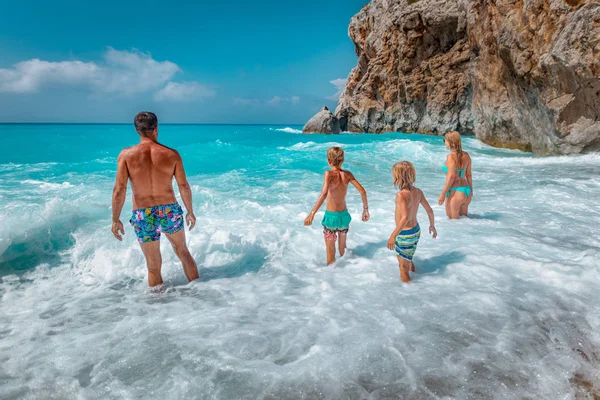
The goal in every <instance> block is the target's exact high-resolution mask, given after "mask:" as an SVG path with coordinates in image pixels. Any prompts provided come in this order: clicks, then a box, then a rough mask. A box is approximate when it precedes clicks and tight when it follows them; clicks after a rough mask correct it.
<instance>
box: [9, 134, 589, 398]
mask: <svg viewBox="0 0 600 400" xmlns="http://www.w3.org/2000/svg"><path fill="white" fill-rule="evenodd" d="M299 129H300V127H297V126H292V127H284V126H281V127H275V126H194V125H190V126H186V125H164V126H160V128H159V140H160V141H161V142H162V143H164V144H165V145H167V146H171V147H174V148H176V149H177V150H178V151H179V152H180V154H181V155H182V157H183V160H184V165H185V168H186V172H187V174H188V179H189V181H190V184H191V186H192V190H193V204H194V208H195V214H196V216H197V218H198V222H197V226H196V228H195V229H194V230H193V231H191V232H189V233H188V236H187V238H188V243H189V246H190V250H191V252H192V255H193V257H194V258H195V260H196V262H197V263H198V265H199V268H200V276H201V279H200V281H198V282H193V283H191V284H188V283H187V280H186V279H185V276H184V274H183V271H182V270H181V267H180V264H179V263H178V261H177V260H176V258H175V256H174V254H173V252H172V250H171V249H170V247H169V245H168V243H166V242H164V243H162V244H161V246H162V251H163V277H164V279H165V282H166V290H165V292H164V293H159V294H157V293H152V292H151V291H150V290H149V289H148V287H147V281H146V269H145V263H144V259H143V255H142V253H141V250H140V249H139V246H138V244H137V242H136V240H135V235H134V232H133V229H132V228H131V227H130V226H129V224H128V223H127V222H128V219H129V216H130V215H129V210H131V193H128V199H127V202H126V204H125V207H124V211H123V214H122V216H121V220H122V221H123V223H124V224H125V225H126V234H125V238H124V242H123V243H121V242H118V241H117V240H115V239H114V238H113V236H112V234H111V232H110V227H111V219H110V218H111V209H110V206H111V195H112V187H113V184H114V175H115V171H116V159H117V156H118V153H119V151H120V149H121V148H123V147H126V146H130V145H133V144H135V143H136V141H137V135H136V133H135V131H134V130H133V127H132V126H130V125H0V138H2V141H3V145H2V146H1V147H0V202H1V204H2V209H1V214H0V299H1V300H0V398H1V399H189V398H195V399H258V398H261V399H298V398H305V399H524V398H527V399H586V398H593V393H596V394H597V393H598V388H600V373H599V372H598V371H599V370H600V369H599V366H600V359H599V358H600V352H599V345H600V290H598V281H599V277H600V228H599V226H600V204H599V202H598V199H599V198H600V155H599V154H588V155H580V156H568V157H567V156H561V157H536V156H533V155H531V154H527V153H522V152H519V151H511V150H499V149H494V148H491V147H488V146H486V145H484V144H482V143H481V142H478V141H477V140H475V139H473V138H465V139H464V141H463V146H464V148H465V150H466V151H468V152H469V153H470V155H471V157H472V160H473V184H474V199H473V202H472V205H471V209H470V211H471V217H470V218H468V219H461V220H459V221H449V220H447V219H446V218H445V216H444V213H443V208H442V207H440V206H437V204H436V205H434V206H433V208H434V212H435V214H436V221H437V222H436V225H437V229H438V233H439V237H438V239H436V240H434V239H432V238H431V237H430V236H429V235H423V236H422V239H421V242H420V244H419V248H418V250H417V253H416V256H415V265H416V268H417V273H416V274H415V275H414V276H413V278H414V282H413V283H411V284H408V285H407V284H402V283H400V281H399V271H398V266H397V261H396V257H395V255H394V253H393V252H391V251H389V250H387V249H386V247H385V244H386V241H387V238H388V237H389V234H390V233H391V232H392V230H393V228H394V220H393V212H394V195H395V189H394V187H393V183H392V178H391V166H392V165H393V164H394V163H395V162H398V161H401V160H408V161H411V162H413V163H414V164H415V166H416V170H417V182H416V185H417V186H418V187H419V188H421V189H422V190H423V192H424V193H425V195H426V197H427V198H428V199H429V201H430V203H432V205H433V204H434V203H436V199H437V197H438V195H439V194H440V191H441V189H442V187H443V184H444V178H445V177H444V173H443V172H442V171H441V166H442V163H443V162H444V160H445V157H446V154H447V150H446V149H445V147H444V145H443V142H442V139H441V138H439V137H428V136H421V135H407V134H401V133H390V134H383V135H357V134H341V135H328V136H326V135H301V134H299V133H300V131H299ZM334 145H338V146H341V147H342V148H343V149H344V150H345V152H346V163H345V164H344V167H345V168H346V169H349V170H351V171H352V172H353V173H354V175H355V176H356V177H357V178H358V179H359V180H360V182H361V183H362V185H363V186H364V187H365V189H366V190H367V193H368V196H369V208H370V212H371V220H370V221H369V222H367V223H363V222H361V221H360V213H361V210H362V204H361V201H360V196H359V194H358V193H357V192H356V191H355V190H353V189H352V188H350V189H349V195H348V198H347V201H348V207H349V211H350V213H351V214H352V216H353V222H352V224H351V226H350V233H349V236H348V247H349V249H350V251H349V252H348V254H347V255H346V256H345V257H343V258H341V259H339V260H338V261H337V262H336V265H335V267H334V268H332V267H326V266H325V246H324V243H323V237H322V231H321V228H320V224H319V222H320V219H321V218H322V215H323V210H321V211H320V212H319V213H318V214H317V216H316V218H315V223H314V224H313V226H312V227H304V226H303V220H304V218H305V217H306V215H307V213H308V212H309V211H310V209H311V207H312V206H313V205H314V202H315V201H316V199H317V197H318V194H319V192H320V189H321V185H322V179H323V172H324V171H325V170H326V168H327V162H326V151H327V149H328V148H329V147H330V146H334ZM419 219H420V221H421V225H425V226H426V222H427V218H426V215H425V214H424V213H423V212H422V211H420V214H419Z"/></svg>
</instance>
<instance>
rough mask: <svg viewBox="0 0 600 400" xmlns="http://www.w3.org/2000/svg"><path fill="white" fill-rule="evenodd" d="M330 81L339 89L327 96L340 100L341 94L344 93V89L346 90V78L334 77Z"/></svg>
mask: <svg viewBox="0 0 600 400" xmlns="http://www.w3.org/2000/svg"><path fill="white" fill-rule="evenodd" d="M329 83H331V84H332V85H333V86H335V88H336V89H337V91H336V92H335V94H334V95H331V96H327V97H325V98H326V99H327V100H333V101H338V100H339V99H340V96H341V95H342V91H343V90H344V87H345V86H346V79H344V78H338V79H334V80H332V81H329Z"/></svg>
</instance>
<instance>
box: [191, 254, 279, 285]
mask: <svg viewBox="0 0 600 400" xmlns="http://www.w3.org/2000/svg"><path fill="white" fill-rule="evenodd" d="M268 255H269V252H268V251H267V250H266V249H265V248H264V247H261V246H258V245H253V246H250V247H248V249H247V251H246V252H245V253H244V255H243V256H242V257H241V258H239V259H237V260H235V261H233V262H231V263H228V264H225V265H221V266H218V267H211V268H203V267H199V268H198V270H199V272H200V281H201V282H207V281H212V280H213V279H224V278H237V277H240V276H242V275H246V274H248V273H256V272H258V270H260V269H261V268H262V266H263V265H265V263H266V261H267V256H268Z"/></svg>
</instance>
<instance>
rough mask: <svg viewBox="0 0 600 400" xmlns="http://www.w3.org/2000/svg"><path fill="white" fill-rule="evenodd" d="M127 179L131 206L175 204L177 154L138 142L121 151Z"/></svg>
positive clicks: (152, 143)
mask: <svg viewBox="0 0 600 400" xmlns="http://www.w3.org/2000/svg"><path fill="white" fill-rule="evenodd" d="M119 157H123V159H124V161H125V164H126V166H127V171H128V173H129V179H130V180H131V188H132V191H133V207H134V209H138V208H147V207H152V206H156V205H160V204H171V203H174V202H175V193H174V191H173V183H172V182H173V176H174V174H175V167H176V165H177V162H178V160H179V158H180V157H179V154H178V153H177V152H176V151H175V150H173V149H170V148H168V147H166V146H163V145H161V144H159V143H156V142H145V143H140V144H138V145H136V146H133V147H129V148H127V149H125V150H123V151H122V152H121V155H120V156H119Z"/></svg>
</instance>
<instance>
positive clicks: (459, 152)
mask: <svg viewBox="0 0 600 400" xmlns="http://www.w3.org/2000/svg"><path fill="white" fill-rule="evenodd" d="M444 141H445V142H447V143H448V146H449V147H450V150H452V151H455V152H456V158H457V160H456V163H457V164H456V167H457V168H460V167H461V166H462V158H463V154H464V152H463V149H462V142H461V140H460V133H458V132H457V131H450V132H446V134H445V135H444Z"/></svg>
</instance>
